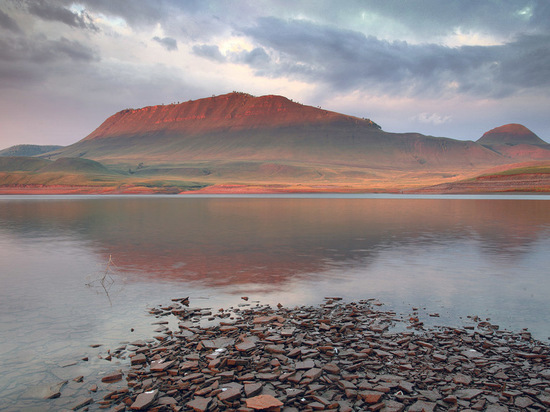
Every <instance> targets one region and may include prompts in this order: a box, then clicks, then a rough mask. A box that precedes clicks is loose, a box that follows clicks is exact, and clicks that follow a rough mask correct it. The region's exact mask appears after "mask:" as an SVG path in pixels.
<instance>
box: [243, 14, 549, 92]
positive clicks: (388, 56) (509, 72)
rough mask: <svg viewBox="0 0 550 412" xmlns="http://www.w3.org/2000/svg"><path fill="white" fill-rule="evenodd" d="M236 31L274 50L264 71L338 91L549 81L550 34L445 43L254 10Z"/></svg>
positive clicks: (462, 88)
mask: <svg viewBox="0 0 550 412" xmlns="http://www.w3.org/2000/svg"><path fill="white" fill-rule="evenodd" d="M242 33H243V34H244V35H246V36H248V37H249V38H250V39H251V40H252V42H254V43H255V44H257V45H258V47H261V48H263V49H265V50H268V52H269V54H270V55H272V56H275V57H274V58H272V59H271V61H270V64H269V67H263V72H266V73H269V75H271V76H277V77H291V78H297V79H300V80H302V81H307V82H311V83H316V82H321V83H324V84H325V85H326V86H328V87H329V88H330V89H332V90H337V91H353V90H363V91H367V90H372V91H376V92H377V93H380V92H382V93H385V94H389V95H404V96H421V95H426V96H430V97H436V96H439V97H445V96H447V95H454V94H456V93H464V94H469V95H475V96H478V97H484V98H501V97H504V96H508V95H510V94H513V93H517V92H520V91H521V89H523V88H533V89H537V90H540V88H546V89H547V88H548V87H549V86H550V75H549V74H550V73H549V71H550V36H549V35H523V36H520V37H518V38H517V39H515V40H514V41H512V42H510V43H507V44H504V45H497V46H463V47H455V48H451V47H446V46H442V45H438V44H410V43H408V42H406V41H387V40H381V39H378V38H375V37H373V36H365V35H364V34H362V33H359V32H356V31H350V30H345V29H340V28H336V27H332V26H325V25H319V24H315V23H312V22H309V21H304V20H282V19H278V18H274V17H270V18H260V19H258V21H257V23H256V24H255V25H253V26H250V27H245V28H242ZM243 62H244V61H243ZM248 64H250V63H248ZM250 65H251V66H252V67H253V65H252V64H250Z"/></svg>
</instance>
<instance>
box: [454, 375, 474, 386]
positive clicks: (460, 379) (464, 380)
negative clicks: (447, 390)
mask: <svg viewBox="0 0 550 412" xmlns="http://www.w3.org/2000/svg"><path fill="white" fill-rule="evenodd" d="M453 382H454V383H457V384H461V385H469V384H470V383H472V378H471V377H470V376H468V375H464V374H462V373H457V374H456V375H455V376H454V377H453Z"/></svg>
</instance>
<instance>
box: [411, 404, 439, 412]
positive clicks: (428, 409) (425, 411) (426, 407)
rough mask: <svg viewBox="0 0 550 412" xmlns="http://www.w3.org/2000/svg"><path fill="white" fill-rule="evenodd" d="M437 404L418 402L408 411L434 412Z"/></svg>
mask: <svg viewBox="0 0 550 412" xmlns="http://www.w3.org/2000/svg"><path fill="white" fill-rule="evenodd" d="M436 405H437V404H436V403H435V402H426V401H416V402H415V403H413V404H412V405H411V406H410V407H409V409H408V411H409V412H433V410H434V409H435V407H436Z"/></svg>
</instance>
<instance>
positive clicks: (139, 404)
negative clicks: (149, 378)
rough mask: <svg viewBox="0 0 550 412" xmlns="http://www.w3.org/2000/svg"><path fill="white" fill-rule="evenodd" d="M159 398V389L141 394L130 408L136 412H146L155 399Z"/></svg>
mask: <svg viewBox="0 0 550 412" xmlns="http://www.w3.org/2000/svg"><path fill="white" fill-rule="evenodd" d="M157 396H158V390H157V389H155V390H152V391H147V392H143V393H140V394H139V395H138V396H137V398H136V400H135V402H134V403H132V405H131V406H130V408H131V409H132V410H136V411H141V410H144V409H146V408H148V407H149V406H150V405H151V404H152V403H153V402H154V401H155V399H157Z"/></svg>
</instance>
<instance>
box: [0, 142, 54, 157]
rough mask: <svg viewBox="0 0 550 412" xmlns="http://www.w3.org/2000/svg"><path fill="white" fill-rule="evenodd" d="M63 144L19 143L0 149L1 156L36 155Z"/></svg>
mask: <svg viewBox="0 0 550 412" xmlns="http://www.w3.org/2000/svg"><path fill="white" fill-rule="evenodd" d="M62 147H63V146H56V145H48V146H41V145H36V144H19V145H16V146H11V147H8V148H7V149H4V150H0V156H36V155H40V154H43V153H47V152H51V151H52V150H58V149H61V148H62Z"/></svg>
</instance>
